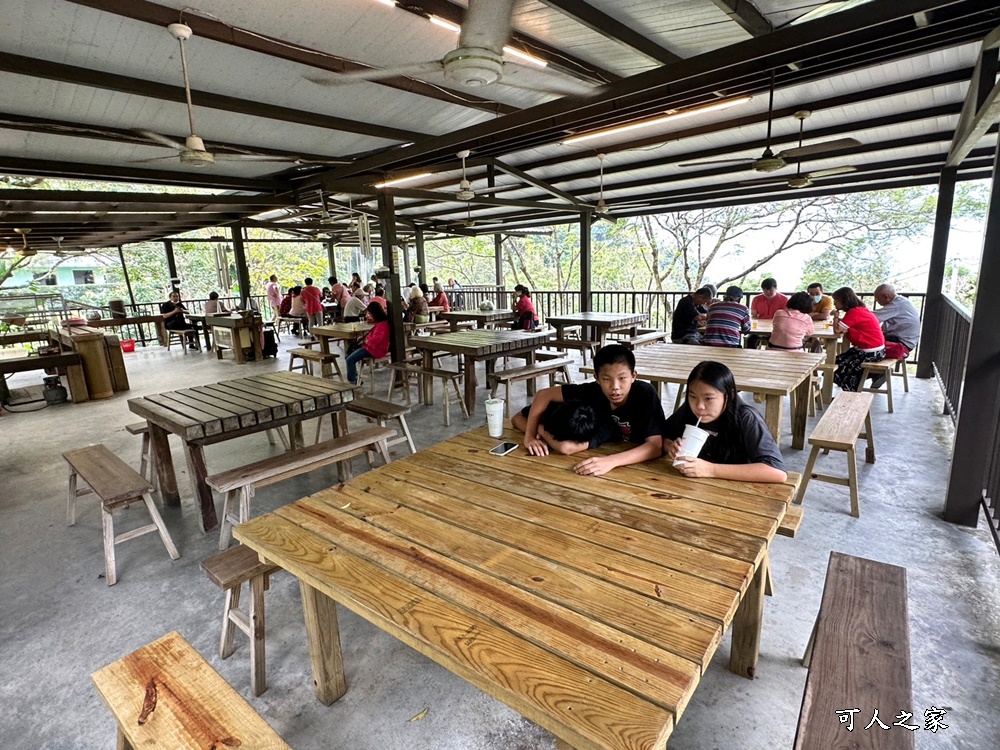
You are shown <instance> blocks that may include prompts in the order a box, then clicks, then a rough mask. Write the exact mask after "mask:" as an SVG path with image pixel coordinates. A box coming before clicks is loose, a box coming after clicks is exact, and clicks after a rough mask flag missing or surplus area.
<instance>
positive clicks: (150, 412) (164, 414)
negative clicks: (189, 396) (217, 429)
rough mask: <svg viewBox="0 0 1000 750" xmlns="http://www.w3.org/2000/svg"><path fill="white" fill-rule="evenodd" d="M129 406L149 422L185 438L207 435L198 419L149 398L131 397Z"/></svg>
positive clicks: (190, 438) (192, 438)
mask: <svg viewBox="0 0 1000 750" xmlns="http://www.w3.org/2000/svg"><path fill="white" fill-rule="evenodd" d="M127 403H128V408H129V410H130V411H131V412H132V413H133V414H137V415H139V416H140V417H142V418H144V419H145V420H147V421H149V422H153V423H154V424H158V425H160V426H161V427H162V428H163V429H165V430H166V431H167V432H172V433H174V434H175V435H179V436H180V437H181V438H183V439H184V440H195V439H197V438H201V437H205V430H204V429H203V428H202V424H201V422H199V421H198V420H197V419H192V418H191V417H188V416H185V415H184V414H179V413H177V412H176V411H174V410H172V409H169V408H166V407H163V406H160V404H158V403H155V402H154V401H151V400H150V399H148V398H130V399H129V400H128V402H127Z"/></svg>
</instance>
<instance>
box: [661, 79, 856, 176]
mask: <svg viewBox="0 0 1000 750" xmlns="http://www.w3.org/2000/svg"><path fill="white" fill-rule="evenodd" d="M802 111H805V110H802ZM799 114H800V112H796V113H795V115H794V117H796V119H798V120H799V145H798V147H797V148H786V149H785V150H784V151H779V152H778V153H774V152H773V151H771V124H772V122H773V120H774V117H773V115H774V72H773V71H772V72H771V91H770V97H769V99H768V105H767V145H766V146H765V147H764V153H763V154H761V155H760V157H759V158H756V159H755V158H753V157H744V158H740V159H714V160H711V161H693V162H687V163H685V164H680V165H679V166H681V167H703V166H708V165H713V164H743V163H747V162H749V163H750V164H751V165H752V168H753V170H754V171H755V172H774V171H775V170H778V169H781V168H783V167H785V166H787V165H788V162H787V161H786V160H787V159H797V158H800V157H803V156H814V155H816V154H822V153H824V152H826V151H836V150H837V149H842V148H850V147H852V146H860V145H861V141H859V140H857V139H855V138H837V139H835V140H832V141H824V142H823V143H814V144H812V145H811V146H803V145H802V129H801V123H802V120H803V119H805V117H808V116H809V113H808V112H806V115H805V117H802V118H799V117H798V115H799Z"/></svg>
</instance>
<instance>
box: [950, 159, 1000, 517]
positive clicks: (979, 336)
mask: <svg viewBox="0 0 1000 750" xmlns="http://www.w3.org/2000/svg"><path fill="white" fill-rule="evenodd" d="M998 179H1000V151H998V152H997V157H996V160H995V161H994V163H993V185H992V188H991V190H990V204H989V209H988V210H987V215H986V232H985V235H984V237H983V255H982V259H981V260H980V263H979V284H978V288H979V290H980V291H981V292H984V293H982V294H977V295H976V305H975V308H974V309H973V312H972V328H971V329H970V331H969V349H968V355H967V357H966V365H965V382H964V384H963V386H962V403H961V406H960V407H959V412H958V426H957V427H956V428H955V443H954V448H953V449H952V460H951V476H950V478H949V480H948V500H947V503H946V504H945V509H944V519H945V520H946V521H951V522H952V523H957V524H961V525H962V526H973V527H974V526H975V525H976V523H977V521H978V519H979V501H980V498H981V497H982V493H983V488H984V486H985V483H986V469H987V466H988V461H989V458H990V456H991V455H992V454H993V453H994V446H993V445H990V444H989V442H990V441H991V440H992V439H994V436H995V435H996V434H997V430H996V424H995V423H994V419H995V416H996V413H997V402H998V399H1000V357H998V356H997V352H1000V326H998V325H997V321H998V320H1000V295H997V294H991V293H990V290H993V289H996V288H997V286H1000V184H998Z"/></svg>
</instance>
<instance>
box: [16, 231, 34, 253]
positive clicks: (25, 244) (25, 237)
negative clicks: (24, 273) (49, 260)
mask: <svg viewBox="0 0 1000 750" xmlns="http://www.w3.org/2000/svg"><path fill="white" fill-rule="evenodd" d="M30 233H31V230H30V229H21V228H20V227H14V234H19V235H21V242H22V245H21V247H19V248H17V252H18V253H20V254H21V255H22V256H23V257H25V258H30V257H31V256H32V255H38V251H37V250H35V248H33V247H28V235H29V234H30Z"/></svg>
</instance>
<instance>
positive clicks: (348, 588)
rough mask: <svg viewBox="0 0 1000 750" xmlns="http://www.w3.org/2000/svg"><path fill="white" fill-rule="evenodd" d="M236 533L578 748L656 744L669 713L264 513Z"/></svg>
mask: <svg viewBox="0 0 1000 750" xmlns="http://www.w3.org/2000/svg"><path fill="white" fill-rule="evenodd" d="M234 535H235V536H236V538H237V539H238V540H239V541H241V542H242V543H244V544H246V545H248V546H250V547H252V548H254V549H256V550H257V551H258V552H260V553H261V554H262V555H263V556H264V557H265V558H267V559H270V560H274V561H275V562H278V561H279V560H280V561H281V563H279V564H281V565H282V567H283V568H284V569H285V570H288V571H289V572H291V573H292V574H293V575H295V576H296V577H297V578H299V579H300V580H302V581H305V582H307V583H308V585H310V586H312V587H313V588H315V589H317V590H318V591H321V592H322V593H324V594H326V595H327V596H329V597H331V598H333V599H335V600H336V601H338V602H340V603H342V604H343V605H344V606H346V607H348V608H349V609H351V610H353V611H354V612H356V613H357V614H359V615H360V616H362V617H364V618H365V619H367V620H368V621H370V622H372V623H373V624H375V625H377V626H378V627H380V628H381V629H382V630H385V631H386V632H388V633H389V634H390V635H392V636H394V637H396V638H398V639H399V640H401V641H402V642H404V643H406V644H407V645H409V646H411V647H413V648H415V649H417V650H418V651H419V652H420V653H422V654H424V655H425V656H428V657H430V658H431V659H434V660H435V661H436V662H437V663H439V664H441V665H442V666H444V667H445V668H447V669H448V670H450V671H451V672H453V673H455V674H457V675H458V676H460V677H462V678H463V679H465V680H467V681H468V682H470V683H472V684H473V685H475V686H476V687H479V688H480V689H481V690H483V691H485V692H486V693H488V694H489V695H492V696H493V697H494V698H497V699H498V700H500V701H502V702H504V703H505V704H507V705H508V706H510V707H511V708H513V709H514V710H515V711H518V712H519V713H521V714H522V715H523V716H525V717H526V718H528V719H529V720H531V721H534V722H535V723H537V724H539V725H541V726H542V727H544V728H545V729H548V730H549V731H551V732H554V733H556V734H557V735H558V736H560V737H562V738H563V739H566V740H567V741H568V742H570V743H571V744H572V745H573V746H574V747H576V748H579V750H600V749H602V748H603V749H605V750H633V749H634V748H637V747H655V748H662V747H664V745H665V743H666V737H667V736H668V735H669V733H670V731H671V729H672V728H673V714H672V713H671V712H670V711H668V710H665V709H663V708H661V707H657V706H656V705H654V704H652V703H651V702H649V701H647V700H645V699H643V698H642V697H640V696H638V695H636V694H634V693H632V692H630V691H627V690H623V689H622V688H620V687H618V686H617V685H613V684H611V683H609V682H608V681H607V680H604V679H603V678H601V677H600V676H598V675H596V674H594V673H593V672H590V671H588V670H586V669H583V668H582V667H580V666H577V665H576V664H573V663H571V662H569V661H567V660H565V659H562V658H560V657H559V656H557V655H555V654H552V653H551V652H549V651H548V650H547V649H544V648H542V647H539V646H537V645H535V644H533V643H529V642H527V641H525V640H524V639H522V638H520V637H519V636H518V635H517V634H516V633H512V632H510V631H508V630H506V629H504V628H502V627H499V626H497V625H496V624H495V623H493V622H490V621H489V620H487V619H485V618H483V617H481V616H480V615H478V614H477V613H475V612H471V611H469V610H466V609H464V608H462V607H459V606H457V605H456V604H454V603H452V602H449V601H447V600H444V599H442V598H441V597H439V596H437V595H436V594H435V593H433V592H431V591H428V590H426V589H424V588H422V587H420V586H418V585H416V584H414V583H411V582H409V581H404V580H402V579H400V578H399V577H397V576H395V575H392V574H391V573H390V572H388V571H385V570H383V569H382V568H380V567H378V566H376V565H373V564H371V563H369V562H366V561H364V560H361V559H359V558H358V557H356V556H355V555H351V554H349V553H347V552H346V551H344V550H343V549H342V548H341V547H340V546H339V545H336V544H334V545H331V544H330V542H329V540H326V539H323V538H322V537H319V536H317V535H315V534H312V533H310V532H308V531H306V530H305V529H302V528H300V527H298V526H297V525H295V524H293V523H291V522H290V521H288V520H287V519H285V518H282V517H280V516H278V515H276V514H270V515H268V516H263V517H260V518H255V519H252V520H251V521H249V522H248V523H245V524H241V525H240V526H238V527H237V528H236V529H234Z"/></svg>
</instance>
